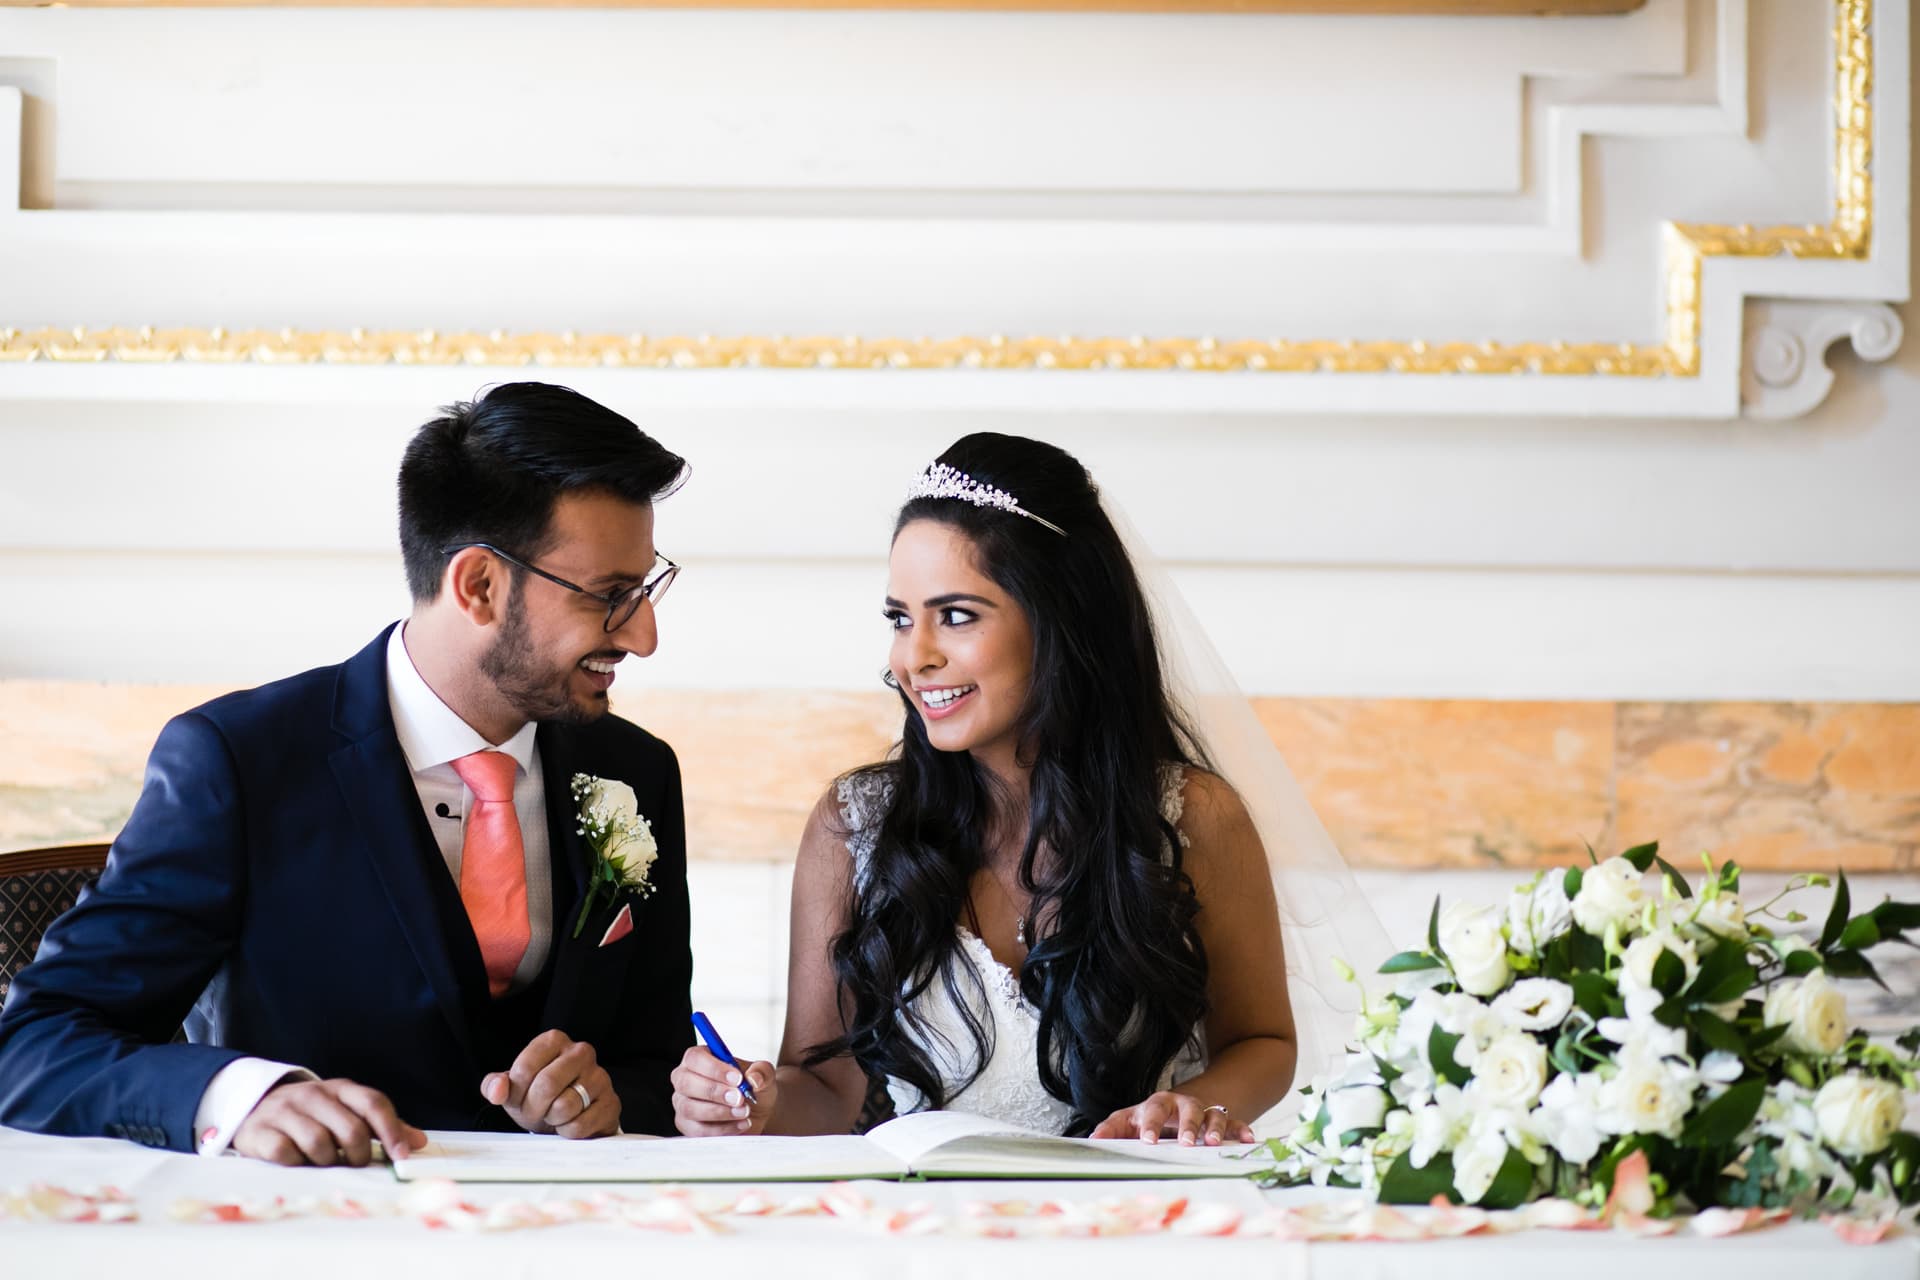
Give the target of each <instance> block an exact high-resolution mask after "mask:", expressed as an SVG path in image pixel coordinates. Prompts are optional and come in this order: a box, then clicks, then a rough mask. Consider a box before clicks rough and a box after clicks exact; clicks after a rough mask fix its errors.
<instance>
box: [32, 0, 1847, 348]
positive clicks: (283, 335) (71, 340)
mask: <svg viewBox="0 0 1920 1280" xmlns="http://www.w3.org/2000/svg"><path fill="white" fill-rule="evenodd" d="M1833 44H1834V49H1833V55H1834V96H1833V112H1834V155H1833V168H1834V172H1833V184H1834V194H1833V201H1834V207H1833V222H1832V223H1831V224H1829V225H1827V226H1801V227H1749V226H1734V225H1721V224H1716V223H1697V222H1670V223H1667V224H1666V276H1667V280H1666V290H1665V296H1666V326H1665V332H1666V336H1665V340H1664V341H1662V342H1659V343H1653V344H1647V343H1630V342H1623V343H1600V342H1583V343H1569V342H1437V343H1428V342H1419V341H1415V342H1357V341H1331V340H1320V341H1291V340H1287V339H1271V340H1257V339H1255V340H1237V341H1219V340H1216V339H1213V338H1138V337H1136V338H1072V337H1067V338H1038V337H1030V338H1008V337H1003V336H1000V335H995V336H992V337H986V338H861V337H784V336H777V335H776V336H771V337H737V338H715V337H709V336H700V337H651V336H648V335H645V334H576V333H520V334H516V333H506V332H502V331H499V330H496V331H494V332H491V333H478V332H462V333H439V332H436V331H433V330H425V331H407V330H377V331H376V330H364V329H351V330H340V331H331V330H329V331H313V330H297V329H274V330H268V329H248V330H240V331H234V330H228V329H224V328H214V329H153V328H138V329H131V328H111V329H35V330H20V329H0V363H8V362H11V363H22V362H25V361H30V360H51V361H55V362H62V363H72V362H79V363H86V362H101V361H117V362H120V363H124V364H169V363H174V362H186V363H192V364H239V363H254V364H330V365H396V364H397V365H492V366H508V367H512V366H535V367H541V368H556V369H571V368H622V369H1135V370H1156V371H1193V372H1207V373H1214V372H1221V373H1238V372H1257V373H1411V374H1439V373H1454V374H1545V375H1568V374H1572V375H1586V376H1601V377H1632V378H1649V377H1661V376H1667V377H1681V378H1693V377H1698V376H1699V374H1700V334H1701V311H1700V297H1701V283H1702V280H1703V278H1704V275H1705V267H1706V263H1707V261H1708V260H1709V259H1712V258H1774V257H1781V256H1787V257H1793V258H1824V259H1855V260H1858V259H1863V258H1865V257H1866V256H1867V254H1868V251H1869V249H1870V248H1871V246H1872V240H1873V0H1834V24H1833Z"/></svg>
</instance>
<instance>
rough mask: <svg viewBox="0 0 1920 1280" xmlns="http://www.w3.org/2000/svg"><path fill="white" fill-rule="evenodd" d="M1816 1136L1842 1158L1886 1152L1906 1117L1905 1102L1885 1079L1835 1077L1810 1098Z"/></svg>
mask: <svg viewBox="0 0 1920 1280" xmlns="http://www.w3.org/2000/svg"><path fill="white" fill-rule="evenodd" d="M1813 1115H1814V1119H1815V1120H1816V1121H1817V1122H1818V1123H1819V1125H1820V1137H1821V1138H1822V1139H1824V1140H1825V1141H1826V1143H1827V1145H1829V1146H1831V1147H1832V1148H1833V1149H1834V1150H1835V1151H1838V1152H1839V1153H1840V1154H1841V1155H1843V1156H1852V1157H1856V1158H1857V1157H1859V1156H1870V1155H1873V1154H1875V1153H1877V1152H1880V1151H1884V1150H1886V1147H1887V1143H1889V1142H1891V1141H1892V1140H1893V1135H1894V1134H1895V1133H1896V1132H1898V1131H1899V1129H1900V1122H1901V1121H1902V1120H1903V1119H1905V1118H1906V1099H1904V1098H1903V1097H1901V1095H1900V1089H1899V1087H1898V1086H1897V1085H1895V1084H1894V1083H1893V1082H1891V1081H1889V1080H1873V1079H1869V1078H1868V1077H1866V1076H1860V1075H1844V1076H1835V1077H1834V1078H1833V1079H1831V1080H1829V1081H1827V1082H1826V1084H1824V1085H1822V1086H1821V1087H1820V1092H1819V1093H1817V1094H1815V1095H1814V1098H1813Z"/></svg>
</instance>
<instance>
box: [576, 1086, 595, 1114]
mask: <svg viewBox="0 0 1920 1280" xmlns="http://www.w3.org/2000/svg"><path fill="white" fill-rule="evenodd" d="M573 1091H574V1092H575V1093H577V1094H579V1095H580V1109H581V1110H582V1111H585V1110H586V1109H587V1108H588V1107H590V1106H592V1105H593V1095H592V1094H590V1093H588V1092H587V1086H585V1085H583V1084H581V1083H580V1082H579V1081H578V1080H575V1081H574V1082H573Z"/></svg>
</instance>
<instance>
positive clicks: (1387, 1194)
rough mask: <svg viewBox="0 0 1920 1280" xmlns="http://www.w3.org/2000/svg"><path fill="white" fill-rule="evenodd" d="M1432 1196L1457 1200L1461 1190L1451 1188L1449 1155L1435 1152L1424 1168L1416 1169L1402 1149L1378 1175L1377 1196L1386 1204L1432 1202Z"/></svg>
mask: <svg viewBox="0 0 1920 1280" xmlns="http://www.w3.org/2000/svg"><path fill="white" fill-rule="evenodd" d="M1435 1196H1445V1197H1446V1198H1447V1199H1448V1201H1450V1202H1451V1203H1453V1204H1459V1203H1460V1193H1459V1192H1458V1191H1455V1190H1454V1189H1453V1157H1452V1156H1449V1155H1436V1156H1434V1158H1433V1159H1431V1160H1429V1161H1427V1167H1426V1168H1424V1169H1416V1168H1414V1167H1413V1161H1412V1159H1410V1158H1409V1156H1408V1153H1406V1152H1404V1151H1403V1152H1401V1153H1400V1155H1399V1157H1398V1158H1396V1159H1395V1160H1394V1162H1393V1163H1392V1164H1391V1165H1388V1166H1387V1172H1386V1174H1385V1175H1384V1176H1383V1177H1382V1178H1381V1179H1380V1199H1381V1200H1382V1201H1383V1202H1384V1203H1386V1204H1432V1203H1433V1198H1434V1197H1435Z"/></svg>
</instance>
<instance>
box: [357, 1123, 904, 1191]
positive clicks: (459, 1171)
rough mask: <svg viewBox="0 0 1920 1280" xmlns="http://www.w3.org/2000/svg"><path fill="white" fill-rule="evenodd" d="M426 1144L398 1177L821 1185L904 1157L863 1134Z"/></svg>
mask: <svg viewBox="0 0 1920 1280" xmlns="http://www.w3.org/2000/svg"><path fill="white" fill-rule="evenodd" d="M427 1138H428V1143H427V1145H426V1147H425V1148H423V1149H422V1150H420V1151H417V1152H415V1153H414V1154H412V1155H409V1156H404V1157H402V1158H401V1159H399V1160H396V1161H394V1164H393V1171H394V1175H395V1176H396V1177H398V1178H400V1179H402V1180H403V1181H412V1180H415V1179H420V1178H448V1179H451V1180H453V1181H455V1182H824V1181H832V1180H835V1179H839V1178H900V1177H904V1176H906V1173H907V1166H906V1164H905V1162H904V1161H901V1160H898V1159H896V1158H895V1157H893V1156H890V1155H889V1154H887V1153H886V1152H885V1151H884V1150H881V1149H880V1148H878V1147H876V1146H874V1145H873V1144H872V1143H869V1142H868V1141H866V1140H865V1139H864V1138H856V1137H853V1136H852V1135H846V1136H834V1137H822V1138H779V1137H767V1136H764V1135H750V1136H743V1137H727V1138H654V1137H647V1136H644V1135H640V1134H623V1135H616V1136H614V1137H610V1138H591V1139H587V1140H584V1141H580V1140H573V1139H568V1138H559V1137H553V1136H550V1135H547V1134H534V1133H462V1132H456V1131H453V1130H441V1129H435V1130H429V1131H428V1132H427Z"/></svg>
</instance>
